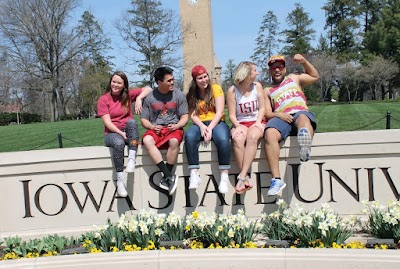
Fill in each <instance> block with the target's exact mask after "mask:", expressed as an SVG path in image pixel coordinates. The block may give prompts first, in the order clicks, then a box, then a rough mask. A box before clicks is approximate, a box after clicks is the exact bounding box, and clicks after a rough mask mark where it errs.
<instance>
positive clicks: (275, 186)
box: [267, 178, 286, 196]
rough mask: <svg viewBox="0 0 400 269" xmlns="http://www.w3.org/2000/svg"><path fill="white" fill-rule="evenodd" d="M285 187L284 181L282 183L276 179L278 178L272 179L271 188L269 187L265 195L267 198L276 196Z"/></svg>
mask: <svg viewBox="0 0 400 269" xmlns="http://www.w3.org/2000/svg"><path fill="white" fill-rule="evenodd" d="M285 187H286V183H285V181H283V180H282V179H278V178H272V179H271V186H270V187H269V190H268V192H267V195H268V196H272V195H277V194H278V193H280V192H281V191H282V190H283V189H284V188H285Z"/></svg>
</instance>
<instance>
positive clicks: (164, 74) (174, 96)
mask: <svg viewBox="0 0 400 269" xmlns="http://www.w3.org/2000/svg"><path fill="white" fill-rule="evenodd" d="M154 80H155V82H156V83H157V85H158V87H157V88H156V89H155V90H153V91H152V92H151V93H150V94H149V95H148V96H147V97H146V99H144V101H143V108H142V113H141V116H140V120H141V122H142V125H143V127H144V128H146V129H147V131H146V132H145V133H144V134H143V136H142V138H143V144H144V145H145V146H146V148H147V150H148V152H149V154H150V157H151V159H152V160H153V161H154V163H156V164H157V166H158V168H159V169H160V170H161V172H162V173H163V177H162V179H161V183H160V187H161V188H163V189H165V190H168V191H169V194H170V195H172V194H173V193H174V192H175V190H176V186H177V183H178V176H177V175H175V174H173V173H172V172H171V171H172V169H173V167H174V164H175V163H176V159H177V157H178V153H179V145H180V143H181V142H182V140H183V127H184V126H185V125H186V123H187V122H188V119H189V115H188V113H189V111H188V104H187V101H186V97H185V95H184V94H183V92H182V91H179V90H174V76H173V70H172V69H171V68H169V67H159V68H157V70H156V71H155V72H154ZM160 149H167V154H166V158H167V160H166V163H165V162H164V160H163V157H162V154H161V152H160Z"/></svg>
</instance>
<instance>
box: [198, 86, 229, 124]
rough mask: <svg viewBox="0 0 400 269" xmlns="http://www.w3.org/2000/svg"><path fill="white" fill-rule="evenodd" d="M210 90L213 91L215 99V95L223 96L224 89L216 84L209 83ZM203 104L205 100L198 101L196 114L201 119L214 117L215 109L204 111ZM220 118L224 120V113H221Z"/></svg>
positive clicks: (205, 119) (208, 119)
mask: <svg viewBox="0 0 400 269" xmlns="http://www.w3.org/2000/svg"><path fill="white" fill-rule="evenodd" d="M211 90H212V91H213V96H214V99H217V97H219V96H224V91H223V90H222V88H221V86H219V85H218V84H211ZM205 104H206V102H205V101H200V103H199V107H200V111H199V114H198V115H197V116H198V117H199V119H200V120H201V121H211V120H212V119H213V118H214V117H215V109H213V110H209V111H208V112H206V111H204V110H203V109H202V108H203V107H204V106H205ZM221 120H222V121H225V115H224V113H222V117H221Z"/></svg>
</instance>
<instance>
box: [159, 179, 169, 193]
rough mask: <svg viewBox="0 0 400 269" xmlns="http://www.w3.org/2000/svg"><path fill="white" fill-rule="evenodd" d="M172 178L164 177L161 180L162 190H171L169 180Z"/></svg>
mask: <svg viewBox="0 0 400 269" xmlns="http://www.w3.org/2000/svg"><path fill="white" fill-rule="evenodd" d="M169 179H170V178H168V177H167V178H165V177H162V178H161V181H160V188H161V189H164V190H167V191H168V190H169V185H170V180H169Z"/></svg>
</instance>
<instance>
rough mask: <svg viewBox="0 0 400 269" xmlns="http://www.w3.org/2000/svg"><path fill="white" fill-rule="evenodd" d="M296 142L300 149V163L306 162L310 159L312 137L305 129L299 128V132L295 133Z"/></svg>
mask: <svg viewBox="0 0 400 269" xmlns="http://www.w3.org/2000/svg"><path fill="white" fill-rule="evenodd" d="M297 141H298V143H299V147H300V152H299V157H300V161H302V162H306V161H308V160H309V159H310V153H311V144H312V137H311V135H310V133H309V132H308V130H307V128H301V129H300V130H299V132H298V133H297Z"/></svg>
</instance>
